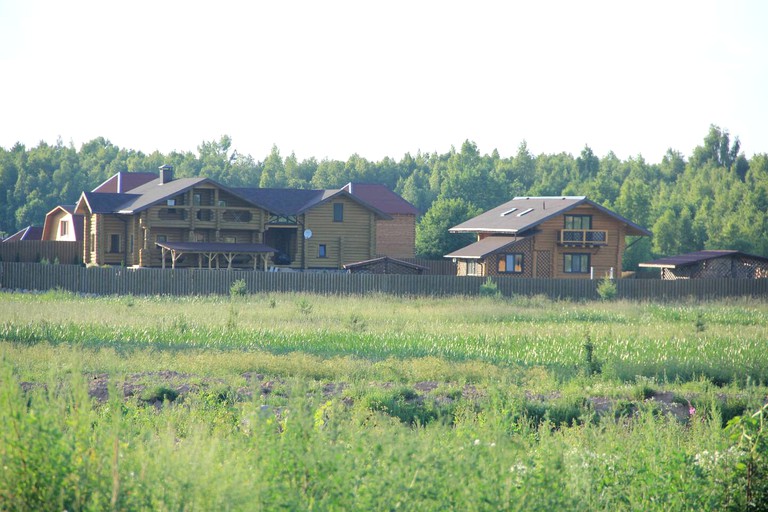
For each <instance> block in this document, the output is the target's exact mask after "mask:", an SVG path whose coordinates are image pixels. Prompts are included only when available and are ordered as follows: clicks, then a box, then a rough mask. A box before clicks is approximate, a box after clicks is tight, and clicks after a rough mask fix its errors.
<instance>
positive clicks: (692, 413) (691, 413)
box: [687, 400, 696, 416]
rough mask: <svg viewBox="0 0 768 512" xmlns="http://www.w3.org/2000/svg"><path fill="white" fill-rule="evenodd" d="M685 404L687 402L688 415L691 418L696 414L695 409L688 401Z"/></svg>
mask: <svg viewBox="0 0 768 512" xmlns="http://www.w3.org/2000/svg"><path fill="white" fill-rule="evenodd" d="M687 402H688V414H690V415H691V416H693V415H694V414H696V408H695V407H694V406H693V405H691V401H690V400H688V401H687Z"/></svg>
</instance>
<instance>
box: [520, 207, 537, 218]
mask: <svg viewBox="0 0 768 512" xmlns="http://www.w3.org/2000/svg"><path fill="white" fill-rule="evenodd" d="M532 211H533V208H528V209H527V210H523V211H521V212H520V213H518V214H517V216H518V217H522V216H523V215H525V214H526V213H531V212H532Z"/></svg>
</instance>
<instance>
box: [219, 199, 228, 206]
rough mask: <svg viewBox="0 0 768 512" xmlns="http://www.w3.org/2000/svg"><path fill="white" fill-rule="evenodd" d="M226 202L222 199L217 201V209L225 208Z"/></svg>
mask: <svg viewBox="0 0 768 512" xmlns="http://www.w3.org/2000/svg"><path fill="white" fill-rule="evenodd" d="M226 206H227V202H226V201H225V200H223V199H219V207H221V208H226Z"/></svg>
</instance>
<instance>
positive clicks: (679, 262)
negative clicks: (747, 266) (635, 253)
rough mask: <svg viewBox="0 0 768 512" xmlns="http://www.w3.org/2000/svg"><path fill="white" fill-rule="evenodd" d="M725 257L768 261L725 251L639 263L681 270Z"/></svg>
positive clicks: (709, 251) (696, 253)
mask: <svg viewBox="0 0 768 512" xmlns="http://www.w3.org/2000/svg"><path fill="white" fill-rule="evenodd" d="M724 256H741V257H744V258H751V259H756V260H761V261H768V258H763V257H762V256H755V255H753V254H747V253H745V252H741V251H734V250H725V249H723V250H708V251H696V252H689V253H686V254H678V255H677V256H669V257H667V258H660V259H658V260H653V261H649V262H646V263H639V264H638V266H639V267H646V268H680V267H685V266H688V265H694V264H696V263H700V262H702V261H706V260H711V259H714V258H722V257H724Z"/></svg>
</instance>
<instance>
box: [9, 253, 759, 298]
mask: <svg viewBox="0 0 768 512" xmlns="http://www.w3.org/2000/svg"><path fill="white" fill-rule="evenodd" d="M239 279H242V280H244V281H245V282H246V285H247V289H248V291H249V292H250V293H269V292H309V293H318V294H326V295H365V294H370V293H385V294H393V295H420V296H430V295H431V296H442V295H478V294H479V293H480V287H481V285H482V284H484V283H485V278H482V277H456V276H441V275H421V276H416V275H394V274H387V275H370V274H340V273H301V272H254V271H241V270H208V269H202V270H201V269H175V270H171V269H166V270H163V269H154V268H138V269H137V268H123V267H110V268H96V267H94V268H85V267H82V266H78V265H45V264H36V263H9V262H4V263H0V287H2V288H6V289H24V290H52V289H57V288H58V289H62V290H68V291H72V292H78V293H89V294H91V293H93V294H99V295H111V294H118V295H128V294H132V295H210V294H219V295H227V294H229V289H230V287H231V286H232V283H233V282H234V281H236V280H239ZM494 283H496V285H497V286H498V289H499V291H500V292H501V294H502V295H504V296H513V295H527V296H532V295H545V296H547V297H550V298H554V299H558V298H560V299H573V300H582V299H585V300H592V299H597V298H598V294H597V283H598V281H590V280H586V279H519V278H511V277H501V278H496V279H494ZM616 285H617V288H618V297H619V298H624V299H632V300H677V299H681V298H688V297H694V298H700V299H714V298H722V297H740V296H748V297H768V279H757V280H748V279H702V280H678V281H662V280H660V279H657V280H651V279H620V280H617V281H616Z"/></svg>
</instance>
